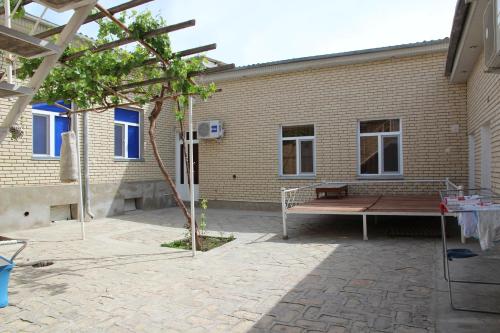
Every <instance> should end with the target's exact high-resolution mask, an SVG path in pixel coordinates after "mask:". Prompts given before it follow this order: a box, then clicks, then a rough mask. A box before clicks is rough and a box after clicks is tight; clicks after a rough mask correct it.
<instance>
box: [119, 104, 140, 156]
mask: <svg viewBox="0 0 500 333" xmlns="http://www.w3.org/2000/svg"><path fill="white" fill-rule="evenodd" d="M141 144H142V139H141V114H140V112H139V111H136V110H128V109H121V108H116V109H115V156H117V157H124V158H131V159H132V158H133V159H136V158H140V157H141Z"/></svg>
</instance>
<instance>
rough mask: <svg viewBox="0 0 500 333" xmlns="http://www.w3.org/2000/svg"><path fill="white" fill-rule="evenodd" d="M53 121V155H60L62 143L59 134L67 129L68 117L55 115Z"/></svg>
mask: <svg viewBox="0 0 500 333" xmlns="http://www.w3.org/2000/svg"><path fill="white" fill-rule="evenodd" d="M54 123H55V126H54V127H55V128H54V129H55V135H54V144H55V146H54V156H61V144H62V137H61V134H62V133H64V132H67V131H69V119H68V117H61V116H55V117H54Z"/></svg>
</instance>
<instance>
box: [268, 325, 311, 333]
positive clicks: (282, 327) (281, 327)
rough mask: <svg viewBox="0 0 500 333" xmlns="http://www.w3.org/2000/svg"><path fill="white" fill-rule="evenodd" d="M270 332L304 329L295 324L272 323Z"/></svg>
mask: <svg viewBox="0 0 500 333" xmlns="http://www.w3.org/2000/svg"><path fill="white" fill-rule="evenodd" d="M271 332H280V333H302V332H304V329H302V328H301V327H297V326H290V325H284V324H274V325H273V327H271Z"/></svg>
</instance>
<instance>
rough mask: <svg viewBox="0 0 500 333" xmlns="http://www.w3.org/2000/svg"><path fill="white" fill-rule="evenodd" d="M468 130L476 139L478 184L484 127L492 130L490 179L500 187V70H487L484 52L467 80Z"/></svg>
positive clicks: (479, 183) (498, 189)
mask: <svg viewBox="0 0 500 333" xmlns="http://www.w3.org/2000/svg"><path fill="white" fill-rule="evenodd" d="M467 124H468V133H469V135H471V136H472V137H474V141H475V154H474V155H475V158H474V160H475V163H474V164H475V185H476V186H477V187H478V186H480V185H481V127H482V126H484V125H486V124H489V127H490V130H491V153H492V156H491V157H492V161H491V162H492V163H491V183H492V187H493V190H494V191H496V192H498V191H500V74H492V73H486V72H485V66H484V54H481V56H480V57H479V59H478V61H477V63H476V65H475V66H474V69H473V71H472V73H471V75H470V77H469V79H468V81H467Z"/></svg>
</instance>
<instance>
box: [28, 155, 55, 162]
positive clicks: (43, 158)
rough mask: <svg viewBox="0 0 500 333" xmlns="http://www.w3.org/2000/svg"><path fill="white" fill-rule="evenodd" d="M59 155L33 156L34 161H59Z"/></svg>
mask: <svg viewBox="0 0 500 333" xmlns="http://www.w3.org/2000/svg"><path fill="white" fill-rule="evenodd" d="M60 159H61V158H60V157H59V156H31V160H32V161H59V160H60Z"/></svg>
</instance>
